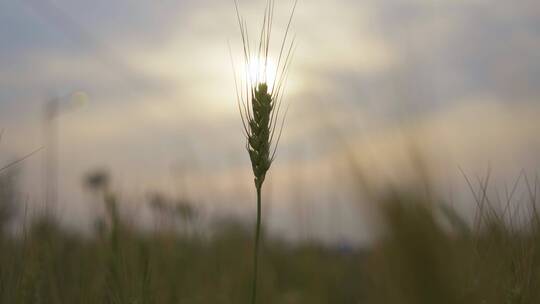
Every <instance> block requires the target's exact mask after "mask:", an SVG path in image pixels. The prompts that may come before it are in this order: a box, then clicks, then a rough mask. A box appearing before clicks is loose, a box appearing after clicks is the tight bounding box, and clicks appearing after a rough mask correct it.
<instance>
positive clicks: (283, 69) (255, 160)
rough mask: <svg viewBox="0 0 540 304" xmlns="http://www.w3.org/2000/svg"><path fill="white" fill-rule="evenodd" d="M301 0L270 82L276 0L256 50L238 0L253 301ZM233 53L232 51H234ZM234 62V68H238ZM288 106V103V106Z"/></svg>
mask: <svg viewBox="0 0 540 304" xmlns="http://www.w3.org/2000/svg"><path fill="white" fill-rule="evenodd" d="M297 2H298V1H297V0H295V2H294V5H293V7H292V10H291V14H290V17H289V20H288V23H287V27H286V30H285V34H284V37H283V39H282V41H281V45H280V51H279V57H278V63H277V66H276V71H275V74H276V77H275V79H274V80H271V81H272V83H268V81H269V79H267V76H266V75H267V69H268V58H269V49H270V37H271V34H272V24H273V17H274V7H275V1H274V0H268V1H267V3H266V8H265V12H264V18H263V22H262V28H261V33H260V38H259V44H258V48H257V49H256V50H255V52H252V48H251V45H250V40H249V34H248V31H247V22H246V21H245V19H243V18H242V17H241V15H240V10H239V8H238V2H237V0H235V1H234V4H235V9H236V16H237V19H238V25H239V27H240V35H241V38H242V46H243V57H244V66H245V68H244V71H243V73H245V76H246V77H245V78H246V79H245V81H240V83H239V81H238V79H237V77H236V72H234V77H235V78H234V79H235V88H236V97H237V105H238V110H239V112H240V117H241V119H242V126H243V133H244V136H245V138H246V149H247V151H248V154H249V158H250V160H251V166H252V169H253V175H254V182H255V188H256V190H257V222H256V226H255V248H254V259H253V281H252V292H251V303H252V304H255V303H256V299H257V278H258V258H259V243H260V230H261V204H262V199H261V192H262V186H263V183H264V180H265V178H266V174H267V172H268V170H269V169H270V166H271V165H272V162H273V161H274V158H275V156H276V151H277V147H278V144H279V140H280V138H281V134H282V131H283V125H284V123H285V118H286V116H287V110H285V111H283V110H282V99H283V91H284V87H285V84H286V81H287V77H288V71H289V66H290V64H291V60H292V54H293V51H294V48H295V38H294V37H293V38H292V39H289V30H290V26H291V22H292V19H293V16H294V12H295V10H296V5H297ZM231 53H232V52H231ZM252 55H254V57H255V58H256V60H258V63H260V64H263V69H264V71H263V75H259V74H257V75H256V76H255V79H252V78H253V77H252V75H250V72H249V67H250V65H251V64H252V63H251V60H252V58H253V57H252ZM231 62H232V64H233V71H235V70H236V68H235V66H234V61H233V60H232V56H231ZM287 109H288V107H287Z"/></svg>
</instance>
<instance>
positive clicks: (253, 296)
mask: <svg viewBox="0 0 540 304" xmlns="http://www.w3.org/2000/svg"><path fill="white" fill-rule="evenodd" d="M256 188H257V224H256V226H255V249H254V252H253V286H252V289H251V304H255V303H256V300H257V274H258V269H259V241H260V233H261V188H262V185H260V186H256Z"/></svg>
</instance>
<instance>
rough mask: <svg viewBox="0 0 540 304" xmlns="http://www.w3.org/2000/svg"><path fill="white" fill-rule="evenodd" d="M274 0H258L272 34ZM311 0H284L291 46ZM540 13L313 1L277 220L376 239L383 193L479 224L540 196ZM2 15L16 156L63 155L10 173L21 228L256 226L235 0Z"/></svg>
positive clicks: (269, 224) (254, 17)
mask: <svg viewBox="0 0 540 304" xmlns="http://www.w3.org/2000/svg"><path fill="white" fill-rule="evenodd" d="M264 5H265V3H264V1H262V0H261V1H241V2H240V10H241V13H242V15H244V16H245V17H246V19H247V21H248V27H249V29H250V33H251V34H252V36H253V37H256V35H257V32H258V30H259V28H260V25H261V18H262V15H263V11H264ZM292 5H293V2H292V1H276V11H275V18H276V20H275V22H274V29H275V31H274V33H275V36H274V38H275V40H274V41H276V43H275V44H274V49H272V52H273V53H271V54H270V55H271V56H277V51H278V49H275V48H276V47H278V46H279V43H278V41H279V39H281V36H282V34H283V32H284V30H285V26H286V22H287V18H288V17H289V13H290V10H291V8H292ZM539 16H540V4H539V2H538V1H534V0H520V1H517V2H515V1H514V2H511V1H502V0H501V1H498V0H496V1H492V0H491V1H488V0H469V1H459V0H458V1H456V0H452V1H450V0H382V1H381V0H365V1H352V0H332V1H330V0H318V1H314V0H305V1H302V0H301V1H300V2H299V4H298V8H297V11H296V15H295V17H294V21H293V25H292V32H293V33H296V34H297V44H298V48H297V50H296V53H295V55H294V62H293V65H292V66H291V68H290V73H291V74H290V76H289V79H288V83H287V87H286V93H285V95H286V97H285V103H287V104H290V111H289V114H288V117H287V120H286V125H285V128H284V131H283V138H282V140H281V142H280V147H279V150H278V156H277V160H276V161H275V163H274V164H273V166H272V168H271V171H270V173H269V176H268V179H267V182H266V184H265V188H264V195H265V202H264V207H263V221H264V225H265V229H266V230H265V232H266V233H267V234H268V235H271V236H273V237H275V238H276V239H280V240H286V241H288V242H290V243H292V244H298V243H302V242H314V243H317V244H325V245H329V246H330V247H332V248H365V247H367V246H369V244H371V242H372V241H373V240H374V239H375V238H376V236H377V235H378V233H379V232H380V231H381V229H379V228H378V220H377V219H376V218H377V217H376V216H374V214H375V213H376V211H375V210H374V209H377V207H376V206H375V205H376V204H375V201H376V200H377V199H374V198H373V197H374V196H373V195H375V196H377V197H379V196H378V194H379V193H382V192H386V190H387V189H390V188H391V189H395V188H407V189H409V188H411V187H417V186H418V185H419V184H420V185H422V187H423V188H422V189H424V190H426V189H427V190H426V192H429V194H430V195H431V196H430V197H437V198H440V199H441V201H444V202H445V203H448V204H450V205H452V207H453V208H455V210H456V212H457V213H458V214H459V215H460V217H463V218H464V220H465V222H467V223H473V222H474V221H475V218H477V217H476V216H475V213H476V212H475V211H477V208H478V206H479V204H478V201H482V199H479V197H480V196H482V197H484V196H486V197H487V194H490V195H493V197H499V200H496V199H493V204H494V205H496V207H495V209H497V210H506V209H505V207H504V206H508V203H507V202H508V201H511V200H510V199H502V200H501V199H500V197H506V198H509V197H510V196H509V193H514V192H512V189H514V188H516V189H517V190H516V189H514V190H515V192H516V197H518V198H519V199H517V202H516V205H517V206H519V204H520V202H522V199H525V198H527V199H531V198H532V197H534V202H535V201H536V195H535V194H536V185H537V180H535V176H536V174H537V172H538V169H539V167H540V119H539V117H540V102H539V97H540V72H539V71H540V18H539ZM0 20H1V21H0V25H1V26H0V41H1V47H0V128H1V129H3V136H2V139H1V142H0V161H1V162H0V164H8V163H10V162H11V161H13V160H16V159H18V158H20V157H22V156H24V155H26V154H28V153H30V152H31V151H34V150H35V149H37V148H40V147H42V148H43V150H41V151H39V153H37V154H35V155H33V156H32V157H31V158H28V159H27V160H25V161H24V162H22V163H20V164H18V165H17V166H15V167H11V168H10V170H9V172H7V171H6V172H3V173H2V174H3V175H4V177H3V178H4V179H6V181H5V183H8V185H11V186H9V187H8V186H6V187H5V188H6V189H11V190H12V192H13V193H11V192H9V193H8V194H9V195H10V196H9V197H11V200H12V201H16V204H15V205H16V207H15V208H14V209H16V210H17V212H13V216H10V219H11V221H10V225H9V227H11V228H10V229H11V230H10V231H12V232H14V233H15V234H17V233H20V231H22V229H23V228H21V227H23V226H24V223H25V222H26V221H27V220H28V219H29V218H33V217H38V216H39V215H40V214H43V213H44V212H51V213H52V214H54V217H55V218H56V219H57V220H58V223H59V225H60V226H62V227H64V228H65V229H66V230H67V231H70V232H73V233H78V234H81V235H85V236H92V235H94V234H95V231H96V229H98V228H96V227H98V226H99V225H100V224H99V223H101V224H103V223H102V222H103V221H104V219H107V218H108V216H109V217H110V215H111V214H116V213H119V214H120V215H119V216H120V217H123V218H125V219H126V221H127V222H129V224H130V225H132V226H133V227H136V228H135V229H137V230H141V231H146V232H148V231H156V229H157V230H159V229H161V228H166V229H172V230H174V231H176V232H181V233H186V231H187V233H188V234H190V235H191V234H192V233H199V234H200V235H207V234H212V231H213V230H212V227H214V225H215V224H216V223H218V227H222V226H219V225H221V224H223V223H225V222H227V223H228V222H229V221H231V220H230V219H234V220H233V221H234V222H237V221H238V223H240V224H241V225H248V226H247V227H248V230H249V229H251V223H253V221H254V216H255V207H256V205H255V200H254V199H255V191H254V188H253V177H252V173H251V167H250V163H249V158H248V154H247V153H246V151H245V148H244V144H245V142H244V138H243V136H242V133H241V121H240V117H239V113H238V111H237V108H236V104H235V91H234V81H233V77H232V76H233V70H232V67H231V59H230V56H229V49H228V43H230V45H231V48H232V55H233V58H234V59H235V60H238V58H239V56H240V55H241V40H240V35H239V29H238V24H237V21H236V15H235V10H234V2H233V1H218V0H197V1H195V0H182V1H181V0H176V1H173V0H159V1H143V0H135V1H133V0H118V1H105V0H95V1H73V0H69V1H68V0H20V1H9V0H8V1H2V2H0ZM0 167H1V165H0ZM8 177H9V178H8ZM525 180H527V182H524V181H525ZM516 181H517V184H518V185H519V186H516V187H513V186H514V184H515V183H516ZM488 182H489V185H490V187H489V188H488V187H487V184H488ZM9 183H11V184H9ZM484 184H485V185H486V186H484ZM415 189H417V188H415ZM531 189H533V190H534V191H532V190H531ZM11 190H10V191H11ZM424 190H422V191H424ZM422 191H420V192H422ZM113 193H114V195H112V194H113ZM374 193H377V194H374ZM422 193H423V192H422ZM8 194H6V195H8ZM102 194H103V196H102ZM480 194H482V195H480ZM532 194H534V195H532ZM111 197H114V198H111ZM103 201H104V202H105V204H103ZM111 201H114V202H115V203H114V204H111V203H110V202H111ZM107 202H109V203H107ZM534 202H533V205H534ZM480 205H481V204H480ZM111 206H114V208H113V209H114V210H113V209H111ZM501 206H502V207H501ZM499 207H501V208H499ZM116 208H118V209H119V210H116ZM171 208H172V209H174V210H177V211H174V212H178V214H180V218H181V219H180V220H178V219H171V216H170V214H171V212H173V211H171V210H172V209H171ZM111 210H112V211H111ZM516 210H518V211H516V213H518V214H523V215H524V216H525V218H527V215H529V216H530V210H529V209H527V208H525V207H523V208H520V207H517V208H516ZM6 212H7V211H6ZM6 214H11V213H9V212H7V213H6ZM504 214H506V213H504ZM114 218H115V216H112V221H114ZM186 218H188V219H189V220H186ZM108 220H111V218H108ZM219 223H221V224H219ZM113 226H114V225H113ZM99 227H101V226H99ZM98 230H99V229H98ZM218 230H220V229H218ZM226 247H227V246H226ZM246 254H248V253H246ZM307 259H308V260H309V258H307ZM300 260H301V261H305V260H306V259H302V258H301V259H300ZM336 267H337V266H336ZM330 276H331V275H330ZM345 281H347V282H348V281H349V280H348V279H347V280H345ZM336 288H337V287H336ZM338 289H339V288H338ZM291 297H292V298H293V299H303V298H302V297H300V296H296V298H295V296H291ZM351 297H353V296H351ZM53 298H54V297H53ZM353 298H354V297H353ZM287 299H289V298H287ZM312 300H313V299H312ZM171 301H172V300H171ZM186 301H187V302H185V303H195V302H197V301H196V300H194V299H191V300H190V301H191V302H189V301H188V300H186ZM216 301H217V300H215V301H214V303H217V302H216ZM276 301H277V302H279V301H278V300H276ZM280 301H281V300H280ZM283 301H284V303H285V302H286V303H289V302H290V303H296V302H295V300H290V301H289V300H287V301H289V302H287V301H285V300H283ZM298 301H299V302H302V301H303V300H298ZM59 302H61V301H60V300H58V301H56V302H55V301H52V302H51V303H59ZM173 302H174V301H173ZM218 302H219V301H218ZM277 302H274V303H277ZM343 302H347V301H346V300H343ZM428 302H429V301H428ZM198 303H200V302H198ZM311 303H316V301H315V302H314V301H312V302H311ZM322 303H330V302H324V301H323V302H322ZM332 303H338V302H332ZM412 303H419V302H418V301H416V302H414V301H413V302H412ZM426 303H427V302H426ZM520 303H523V302H520Z"/></svg>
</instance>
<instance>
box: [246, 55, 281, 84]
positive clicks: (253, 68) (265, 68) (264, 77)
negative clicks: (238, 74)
mask: <svg viewBox="0 0 540 304" xmlns="http://www.w3.org/2000/svg"><path fill="white" fill-rule="evenodd" d="M247 73H248V75H249V79H245V81H247V82H248V83H250V84H251V85H252V86H254V85H256V84H258V83H266V84H267V85H268V89H269V90H270V91H272V89H273V86H274V82H275V80H276V75H277V65H276V63H275V61H274V60H273V59H272V58H271V57H268V58H259V57H252V58H251V59H250V61H249V63H248V65H247Z"/></svg>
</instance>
